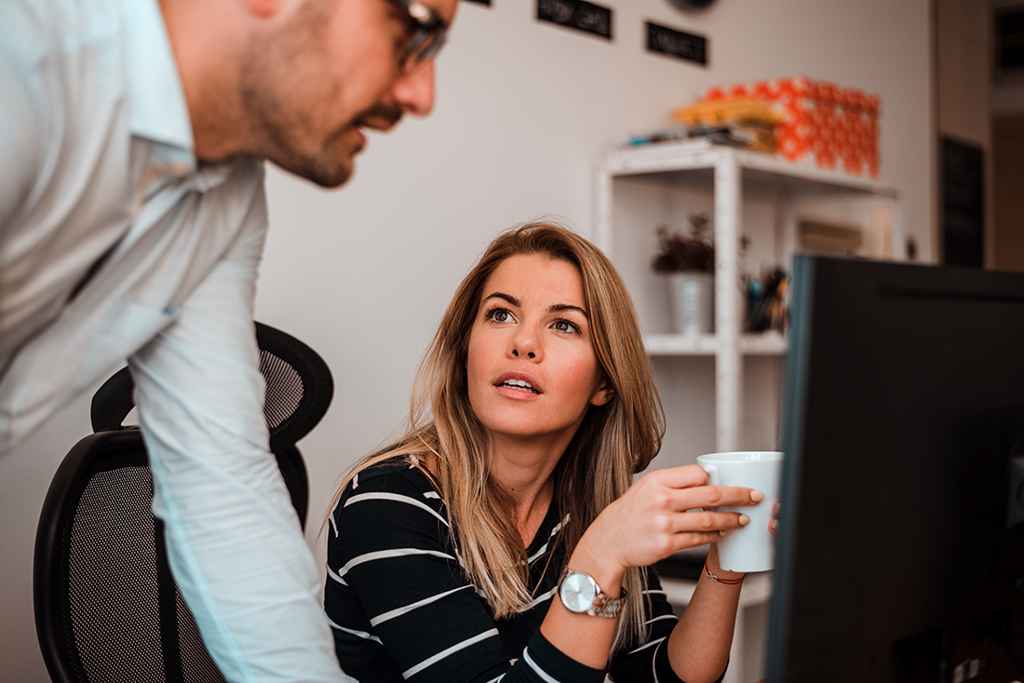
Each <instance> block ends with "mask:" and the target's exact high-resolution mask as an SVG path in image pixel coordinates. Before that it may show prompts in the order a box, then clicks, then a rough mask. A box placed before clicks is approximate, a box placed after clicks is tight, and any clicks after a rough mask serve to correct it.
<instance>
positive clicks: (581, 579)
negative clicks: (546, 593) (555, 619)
mask: <svg viewBox="0 0 1024 683" xmlns="http://www.w3.org/2000/svg"><path fill="white" fill-rule="evenodd" d="M559 596H560V597H561V598H562V604H563V605H565V607H566V609H568V610H569V611H570V612H577V613H580V612H586V611H587V610H588V609H590V608H591V607H592V606H593V605H594V598H595V597H597V584H596V583H594V580H593V579H592V578H590V577H589V576H587V575H586V574H581V573H579V572H570V573H569V574H568V576H566V577H565V580H564V581H562V587H561V588H560V589H559Z"/></svg>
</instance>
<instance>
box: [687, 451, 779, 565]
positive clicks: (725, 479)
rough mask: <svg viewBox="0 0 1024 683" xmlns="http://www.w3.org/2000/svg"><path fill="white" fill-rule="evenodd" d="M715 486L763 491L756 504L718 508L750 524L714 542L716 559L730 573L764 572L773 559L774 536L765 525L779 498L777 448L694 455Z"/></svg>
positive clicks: (769, 519)
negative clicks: (745, 519) (743, 515)
mask: <svg viewBox="0 0 1024 683" xmlns="http://www.w3.org/2000/svg"><path fill="white" fill-rule="evenodd" d="M697 462H698V463H699V464H700V466H701V467H703V468H704V471H705V472H707V473H708V477H709V479H710V481H709V483H710V484H713V485H715V486H742V487H746V488H751V489H756V490H758V491H760V492H761V493H763V494H764V500H762V501H761V502H760V503H758V504H757V505H753V506H743V507H720V508H718V510H719V511H720V512H740V513H743V514H745V515H746V516H748V517H750V524H747V525H746V526H744V527H740V528H737V529H736V530H734V531H730V532H729V533H728V535H726V537H725V538H723V539H722V540H721V541H719V542H718V561H719V563H720V564H721V565H722V569H725V570H726V571H731V572H764V571H768V570H770V569H771V568H772V566H773V563H774V560H775V539H774V538H773V537H772V534H771V532H770V530H769V529H768V524H769V522H770V521H771V518H772V508H773V507H774V506H775V503H776V502H778V500H779V480H780V478H781V474H782V453H779V452H778V451H738V452H733V453H708V454H707V455H701V456H698V457H697Z"/></svg>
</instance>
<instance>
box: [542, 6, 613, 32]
mask: <svg viewBox="0 0 1024 683" xmlns="http://www.w3.org/2000/svg"><path fill="white" fill-rule="evenodd" d="M612 17H613V14H612V10H611V8H609V7H603V6H601V5H597V4H595V3H592V2H587V1H586V0H537V21H542V22H547V23H550V24H556V25H558V26H562V27H564V28H569V29H573V30H574V31H582V32H583V33H588V34H590V35H593V36H597V37H598V38H604V39H605V40H611V39H612Z"/></svg>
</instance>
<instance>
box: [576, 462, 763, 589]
mask: <svg viewBox="0 0 1024 683" xmlns="http://www.w3.org/2000/svg"><path fill="white" fill-rule="evenodd" d="M763 498H764V496H763V494H761V493H760V492H759V491H754V490H753V489H749V488H741V487H734V486H709V485H708V475H707V473H706V472H705V471H704V470H703V469H702V468H701V467H699V466H697V465H686V466H682V467H672V468H669V469H664V470H655V471H653V472H649V473H647V474H645V475H643V476H642V477H640V479H638V480H637V481H636V482H634V483H633V485H632V486H631V487H630V488H629V490H628V491H626V493H625V494H624V495H623V496H622V497H621V498H619V499H618V500H616V501H615V502H614V503H612V504H611V505H609V506H608V507H607V508H605V509H604V511H602V512H601V514H600V515H598V517H597V519H595V520H594V522H593V524H591V525H590V528H588V529H587V531H586V533H585V534H584V538H583V539H581V542H583V541H586V544H587V546H588V548H589V549H590V552H591V554H597V553H600V554H601V555H604V557H605V558H606V559H607V560H608V561H611V562H612V563H613V564H614V566H615V567H617V568H619V569H621V570H623V571H624V570H625V569H626V568H628V567H646V566H648V565H651V564H654V563H655V562H657V561H658V560H661V559H664V558H666V557H668V556H669V555H672V554H673V553H676V552H679V551H680V550H684V549H686V548H693V547H696V546H700V545H705V544H707V543H714V542H716V541H718V540H720V539H721V538H722V535H723V534H724V533H725V532H727V531H730V530H732V529H736V528H737V527H740V526H743V525H745V524H747V523H749V521H750V519H749V518H748V517H747V516H746V515H742V514H740V513H737V512H716V511H714V510H709V509H707V508H715V507H719V506H728V507H732V506H744V505H756V504H757V503H759V502H760V501H761V500H762V499H763ZM701 508H703V509H701Z"/></svg>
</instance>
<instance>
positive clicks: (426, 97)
mask: <svg viewBox="0 0 1024 683" xmlns="http://www.w3.org/2000/svg"><path fill="white" fill-rule="evenodd" d="M394 97H395V100H396V101H397V102H398V104H399V106H401V107H402V109H403V110H404V111H407V112H409V113H410V114H413V115H415V116H427V115H428V114H430V112H432V111H433V110H434V60H433V59H428V60H426V61H424V62H422V63H420V64H417V65H416V66H414V67H413V68H412V69H410V70H409V71H408V72H406V73H404V74H402V75H401V76H400V77H399V79H398V80H397V81H395V87H394Z"/></svg>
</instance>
